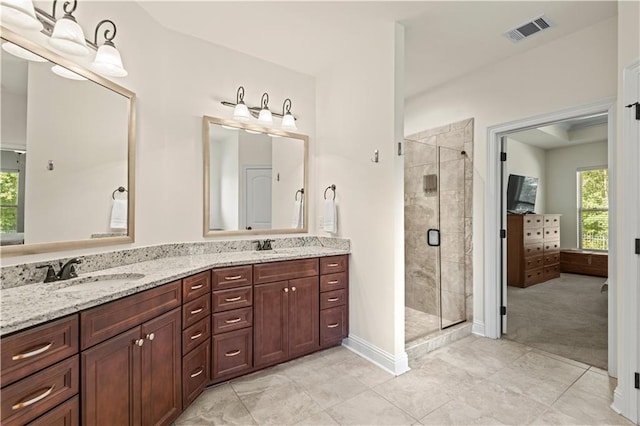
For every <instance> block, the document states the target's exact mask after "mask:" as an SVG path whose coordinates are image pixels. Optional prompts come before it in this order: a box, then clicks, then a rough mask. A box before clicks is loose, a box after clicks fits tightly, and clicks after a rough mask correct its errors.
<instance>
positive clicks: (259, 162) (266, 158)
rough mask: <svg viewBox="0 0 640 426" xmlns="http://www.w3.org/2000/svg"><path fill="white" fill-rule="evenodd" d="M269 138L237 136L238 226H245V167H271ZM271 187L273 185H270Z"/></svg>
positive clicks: (244, 133) (255, 135)
mask: <svg viewBox="0 0 640 426" xmlns="http://www.w3.org/2000/svg"><path fill="white" fill-rule="evenodd" d="M271 139H272V138H271V137H270V136H267V135H264V134H253V133H247V132H239V134H238V175H237V176H236V179H237V180H238V213H239V216H238V226H239V228H237V229H245V228H246V226H247V218H246V216H247V214H246V213H247V211H246V201H247V195H246V183H245V180H246V179H245V178H246V176H245V174H246V167H247V166H266V167H270V166H271ZM272 186H273V185H272Z"/></svg>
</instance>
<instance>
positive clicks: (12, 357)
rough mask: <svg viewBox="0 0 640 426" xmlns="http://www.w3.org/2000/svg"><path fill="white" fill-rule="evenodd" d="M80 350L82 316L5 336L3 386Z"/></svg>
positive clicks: (1, 349) (0, 349) (1, 342)
mask: <svg viewBox="0 0 640 426" xmlns="http://www.w3.org/2000/svg"><path fill="white" fill-rule="evenodd" d="M77 353H78V315H72V316H69V317H66V318H63V319H60V320H57V321H54V322H50V323H47V324H45V325H41V326H39V327H35V328H32V329H30V330H26V331H22V332H19V333H16V334H13V335H11V336H9V337H3V338H2V340H0V356H1V362H2V364H1V365H2V379H1V381H2V386H6V385H8V384H10V383H13V382H15V381H16V380H18V379H20V378H22V377H26V376H28V375H29V374H31V373H33V372H35V371H38V370H40V369H43V368H45V367H47V366H49V365H52V364H55V363H56V362H58V361H61V360H63V359H65V358H67V357H69V356H71V355H73V354H77Z"/></svg>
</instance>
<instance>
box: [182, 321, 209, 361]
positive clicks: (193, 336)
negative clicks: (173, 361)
mask: <svg viewBox="0 0 640 426" xmlns="http://www.w3.org/2000/svg"><path fill="white" fill-rule="evenodd" d="M210 322H211V321H209V317H208V316H207V317H206V318H203V319H201V320H200V321H198V322H197V323H195V324H193V325H192V326H191V327H189V328H187V329H186V330H184V331H183V332H182V354H183V355H186V354H187V353H189V352H191V350H193V349H194V348H195V347H196V346H198V345H199V344H200V343H202V342H204V341H205V340H207V339H208V338H209V337H211V326H210Z"/></svg>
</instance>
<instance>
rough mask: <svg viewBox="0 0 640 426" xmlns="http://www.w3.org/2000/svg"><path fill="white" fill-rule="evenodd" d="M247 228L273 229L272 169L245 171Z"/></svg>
mask: <svg viewBox="0 0 640 426" xmlns="http://www.w3.org/2000/svg"><path fill="white" fill-rule="evenodd" d="M244 183H245V197H246V198H245V204H244V205H245V218H246V222H245V227H246V229H271V168H270V167H247V168H246V169H245V177H244Z"/></svg>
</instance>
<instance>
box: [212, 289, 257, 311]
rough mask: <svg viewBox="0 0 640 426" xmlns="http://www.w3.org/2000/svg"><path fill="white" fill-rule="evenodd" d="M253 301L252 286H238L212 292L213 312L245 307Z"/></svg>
mask: <svg viewBox="0 0 640 426" xmlns="http://www.w3.org/2000/svg"><path fill="white" fill-rule="evenodd" d="M252 303H253V288H252V287H251V286H249V287H240V288H232V289H230V290H220V291H214V292H213V312H222V311H230V310H231V309H237V308H246V307H247V306H251V305H252Z"/></svg>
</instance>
